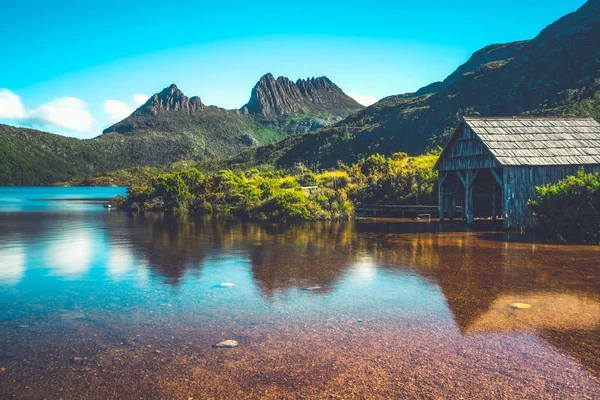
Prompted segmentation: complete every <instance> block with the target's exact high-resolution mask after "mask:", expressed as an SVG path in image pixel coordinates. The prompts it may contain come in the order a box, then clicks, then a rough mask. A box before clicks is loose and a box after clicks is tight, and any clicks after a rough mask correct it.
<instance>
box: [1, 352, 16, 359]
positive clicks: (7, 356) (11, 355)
mask: <svg viewBox="0 0 600 400" xmlns="http://www.w3.org/2000/svg"><path fill="white" fill-rule="evenodd" d="M3 356H4V357H6V358H12V357H16V354H15V353H12V352H10V351H7V352H6V353H4V354H3Z"/></svg>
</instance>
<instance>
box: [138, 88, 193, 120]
mask: <svg viewBox="0 0 600 400" xmlns="http://www.w3.org/2000/svg"><path fill="white" fill-rule="evenodd" d="M203 107H204V104H203V103H202V100H200V97H198V96H194V97H192V98H189V97H187V96H186V95H185V94H183V92H182V91H181V90H179V88H178V87H177V85H175V84H171V85H170V86H168V87H166V88H164V89H163V90H161V91H160V92H159V93H155V94H154V95H153V96H152V97H150V98H149V99H148V101H147V102H146V103H145V104H144V105H142V106H141V107H140V108H138V109H137V110H136V111H135V112H134V113H133V114H132V115H136V114H151V115H157V114H160V113H163V112H169V111H176V112H188V113H192V112H196V111H199V110H200V109H201V108H203Z"/></svg>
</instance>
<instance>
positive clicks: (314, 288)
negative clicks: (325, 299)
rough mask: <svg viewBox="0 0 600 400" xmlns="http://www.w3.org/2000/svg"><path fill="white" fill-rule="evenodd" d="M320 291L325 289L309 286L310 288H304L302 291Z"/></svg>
mask: <svg viewBox="0 0 600 400" xmlns="http://www.w3.org/2000/svg"><path fill="white" fill-rule="evenodd" d="M319 289H323V287H322V286H309V287H304V288H302V290H308V291H311V290H319Z"/></svg>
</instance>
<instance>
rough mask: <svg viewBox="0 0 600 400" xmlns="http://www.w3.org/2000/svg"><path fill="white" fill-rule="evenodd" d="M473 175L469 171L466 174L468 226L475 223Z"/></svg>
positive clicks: (466, 215) (466, 214)
mask: <svg viewBox="0 0 600 400" xmlns="http://www.w3.org/2000/svg"><path fill="white" fill-rule="evenodd" d="M472 176H473V173H472V172H471V171H469V170H467V171H466V172H465V181H466V187H465V217H466V220H467V225H470V224H472V223H473V222H475V217H474V214H473V187H472V186H471V179H472V178H471V177H472Z"/></svg>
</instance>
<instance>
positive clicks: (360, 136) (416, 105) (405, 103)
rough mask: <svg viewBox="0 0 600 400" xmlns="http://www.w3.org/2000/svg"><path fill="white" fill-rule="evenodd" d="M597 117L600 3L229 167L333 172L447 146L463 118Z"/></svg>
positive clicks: (594, 1)
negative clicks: (298, 166) (362, 161)
mask: <svg viewBox="0 0 600 400" xmlns="http://www.w3.org/2000/svg"><path fill="white" fill-rule="evenodd" d="M508 115H559V116H591V117H594V118H597V119H599V118H600V0H589V1H588V2H587V3H585V4H584V5H583V6H582V7H581V8H580V9H579V10H577V11H576V12H574V13H571V14H569V15H566V16H565V17H563V18H561V19H560V20H558V21H556V22H555V23H553V24H551V25H550V26H548V27H547V28H545V29H544V30H543V31H542V32H541V33H540V34H539V35H538V36H537V37H536V38H534V39H532V40H528V41H521V42H514V43H508V44H500V45H492V46H487V47H485V48H483V49H482V50H480V51H478V52H476V53H474V54H473V55H472V57H471V58H470V59H469V60H468V61H467V62H466V63H465V64H463V65H462V66H460V67H459V68H458V69H457V70H456V71H455V72H454V73H453V74H451V75H450V76H449V77H448V78H446V79H445V80H444V81H443V82H436V83H433V84H431V85H428V86H426V87H425V88H422V89H420V90H419V91H417V92H415V93H408V94H403V95H397V96H390V97H387V98H384V99H382V100H380V101H379V102H378V103H375V104H374V105H372V106H370V107H367V108H366V109H364V110H362V111H360V112H358V113H355V114H352V115H350V116H349V117H348V118H346V119H345V120H343V121H341V122H338V123H336V124H334V125H332V126H330V127H327V128H324V129H322V130H320V131H318V132H316V133H312V134H307V135H302V136H292V137H288V138H286V139H284V140H283V141H281V142H279V143H277V144H272V145H267V146H266V147H261V148H256V149H251V150H248V151H246V152H244V153H241V154H240V155H238V156H236V157H233V158H232V159H230V160H227V164H228V165H230V166H233V165H239V166H250V165H255V164H262V163H275V164H278V165H280V166H289V165H293V164H294V163H296V162H304V163H307V164H309V165H311V166H313V167H319V168H328V167H333V166H335V165H336V164H337V163H338V161H343V162H353V161H355V160H357V159H359V158H361V157H365V156H368V155H369V154H372V153H381V154H385V155H389V154H392V153H394V152H399V151H403V152H408V153H411V154H417V153H421V152H423V151H424V150H426V149H427V148H428V147H431V146H435V145H443V144H444V143H445V141H446V140H447V138H448V136H449V135H450V133H451V132H452V131H453V129H454V127H455V126H456V125H457V123H458V121H459V120H460V118H461V117H463V116H508Z"/></svg>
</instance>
